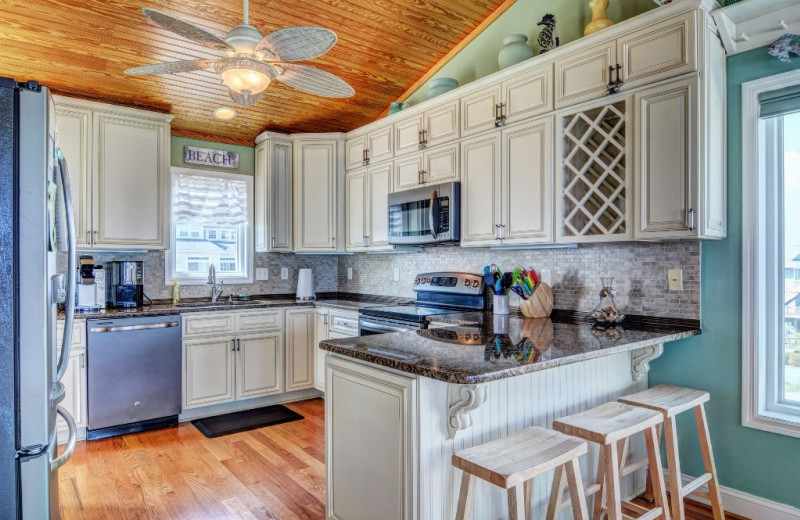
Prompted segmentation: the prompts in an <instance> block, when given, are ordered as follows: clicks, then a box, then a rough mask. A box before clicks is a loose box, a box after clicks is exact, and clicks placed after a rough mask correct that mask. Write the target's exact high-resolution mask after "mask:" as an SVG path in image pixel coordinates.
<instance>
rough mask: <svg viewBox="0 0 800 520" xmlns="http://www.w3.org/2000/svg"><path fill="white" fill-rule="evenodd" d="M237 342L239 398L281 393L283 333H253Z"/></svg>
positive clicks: (237, 385)
mask: <svg viewBox="0 0 800 520" xmlns="http://www.w3.org/2000/svg"><path fill="white" fill-rule="evenodd" d="M236 342H237V345H236V354H237V356H236V358H237V359H236V399H245V398H248V397H260V396H262V395H270V394H274V393H277V392H280V391H281V378H280V367H281V366H282V365H283V334H282V333H281V332H271V333H266V334H249V335H247V336H241V337H239V338H237V340H236Z"/></svg>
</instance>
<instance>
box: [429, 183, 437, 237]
mask: <svg viewBox="0 0 800 520" xmlns="http://www.w3.org/2000/svg"><path fill="white" fill-rule="evenodd" d="M436 195H437V193H436V190H433V193H431V204H430V206H428V223H429V224H430V226H431V235H432V236H433V239H434V240H436V239H438V238H439V233H438V232H437V231H436V220H438V219H436V218H434V215H433V205H434V204H435V203H436Z"/></svg>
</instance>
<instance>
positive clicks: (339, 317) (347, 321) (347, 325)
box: [330, 311, 358, 337]
mask: <svg viewBox="0 0 800 520" xmlns="http://www.w3.org/2000/svg"><path fill="white" fill-rule="evenodd" d="M330 330H331V332H339V333H342V334H347V336H344V337H351V336H358V314H357V313H349V312H334V311H331V315H330Z"/></svg>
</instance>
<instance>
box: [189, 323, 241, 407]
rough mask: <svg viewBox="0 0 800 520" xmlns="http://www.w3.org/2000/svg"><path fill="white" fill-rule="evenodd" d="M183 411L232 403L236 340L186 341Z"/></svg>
mask: <svg viewBox="0 0 800 520" xmlns="http://www.w3.org/2000/svg"><path fill="white" fill-rule="evenodd" d="M183 356H184V357H183V366H184V370H183V371H184V379H183V386H184V395H183V408H184V409H188V408H194V407H198V406H206V405H210V404H220V403H227V402H231V401H233V400H234V399H235V398H236V393H235V387H234V378H235V377H236V338H235V337H234V336H214V337H210V338H197V339H188V340H183Z"/></svg>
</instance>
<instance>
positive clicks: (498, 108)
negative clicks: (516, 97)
mask: <svg viewBox="0 0 800 520" xmlns="http://www.w3.org/2000/svg"><path fill="white" fill-rule="evenodd" d="M505 108H506V104H505V103H498V104H497V105H495V106H494V126H495V127H500V126H503V125H505V124H506V115H505Z"/></svg>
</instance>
